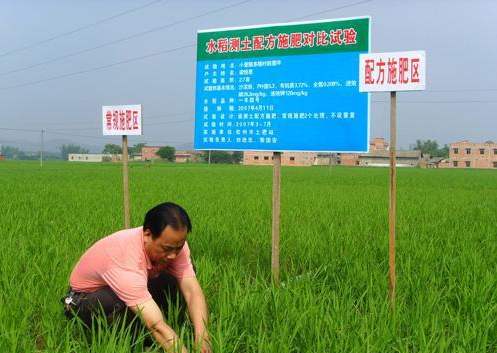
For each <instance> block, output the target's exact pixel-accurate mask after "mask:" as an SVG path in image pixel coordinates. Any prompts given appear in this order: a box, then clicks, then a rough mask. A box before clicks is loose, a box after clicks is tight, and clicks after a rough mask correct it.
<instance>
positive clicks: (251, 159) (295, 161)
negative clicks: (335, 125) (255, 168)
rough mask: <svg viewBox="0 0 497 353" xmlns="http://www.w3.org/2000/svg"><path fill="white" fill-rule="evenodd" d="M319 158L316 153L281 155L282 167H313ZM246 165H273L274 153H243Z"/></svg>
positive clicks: (286, 153) (284, 153)
mask: <svg viewBox="0 0 497 353" xmlns="http://www.w3.org/2000/svg"><path fill="white" fill-rule="evenodd" d="M316 158H317V153H314V152H283V153H282V154H281V165H285V166H300V167H303V166H312V165H313V164H314V162H315V159H316ZM243 164H244V165H272V164H273V152H256V151H245V152H243Z"/></svg>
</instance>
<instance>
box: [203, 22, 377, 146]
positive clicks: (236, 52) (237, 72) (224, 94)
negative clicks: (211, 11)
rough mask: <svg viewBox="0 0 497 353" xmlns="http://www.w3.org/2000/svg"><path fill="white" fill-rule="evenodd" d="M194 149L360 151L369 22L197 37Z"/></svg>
mask: <svg viewBox="0 0 497 353" xmlns="http://www.w3.org/2000/svg"><path fill="white" fill-rule="evenodd" d="M198 37H199V40H198V52H197V55H198V60H197V70H196V78H197V80H196V101H195V140H194V147H195V149H198V150H241V151H249V150H254V151H322V152H366V151H367V150H368V146H369V143H368V140H369V95H368V94H367V93H360V92H359V72H358V67H359V54H360V53H364V52H368V51H369V18H359V19H349V20H337V21H319V22H310V23H299V24H284V25H269V26H259V27H245V28H242V29H225V30H213V31H201V32H199V34H198Z"/></svg>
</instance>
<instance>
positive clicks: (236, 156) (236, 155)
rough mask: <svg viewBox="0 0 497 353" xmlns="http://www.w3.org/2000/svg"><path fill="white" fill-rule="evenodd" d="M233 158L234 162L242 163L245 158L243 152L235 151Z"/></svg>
mask: <svg viewBox="0 0 497 353" xmlns="http://www.w3.org/2000/svg"><path fill="white" fill-rule="evenodd" d="M231 160H232V163H234V164H240V162H241V161H242V160H243V152H240V151H236V152H233V154H232V155H231Z"/></svg>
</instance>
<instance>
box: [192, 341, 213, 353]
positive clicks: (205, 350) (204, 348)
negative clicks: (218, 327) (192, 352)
mask: <svg viewBox="0 0 497 353" xmlns="http://www.w3.org/2000/svg"><path fill="white" fill-rule="evenodd" d="M195 346H196V347H200V353H212V348H211V342H210V340H209V338H204V339H200V340H197V339H195Z"/></svg>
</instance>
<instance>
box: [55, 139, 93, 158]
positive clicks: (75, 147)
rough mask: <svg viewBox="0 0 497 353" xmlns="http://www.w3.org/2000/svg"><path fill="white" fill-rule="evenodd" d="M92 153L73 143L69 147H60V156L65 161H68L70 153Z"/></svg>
mask: <svg viewBox="0 0 497 353" xmlns="http://www.w3.org/2000/svg"><path fill="white" fill-rule="evenodd" d="M88 152H90V151H89V150H87V149H86V148H83V147H81V146H80V145H74V144H72V143H70V144H68V145H62V146H61V147H60V154H61V157H62V159H63V160H67V156H68V155H69V153H83V154H84V153H88Z"/></svg>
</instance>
